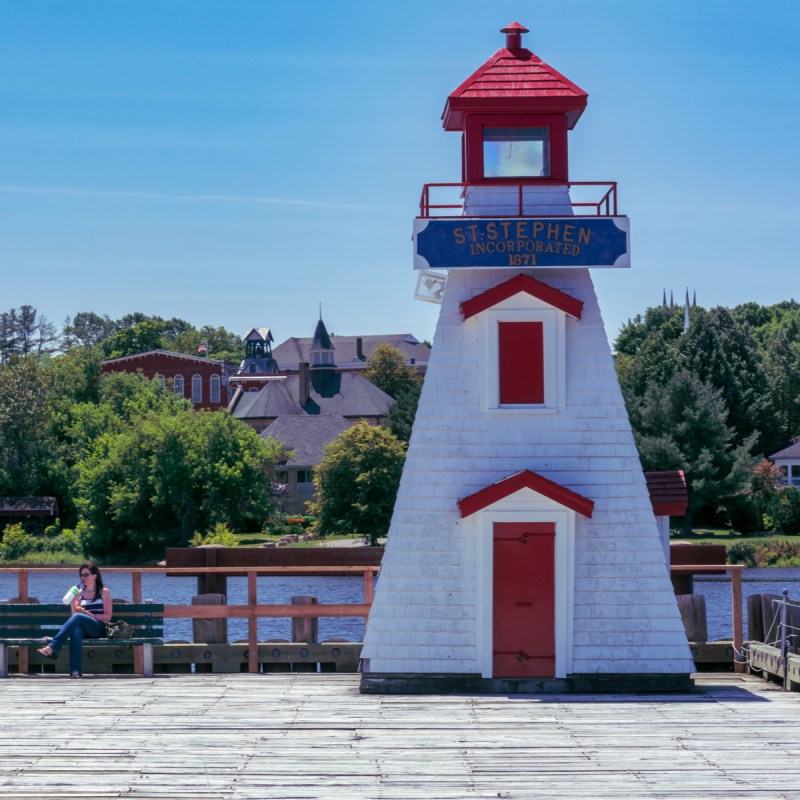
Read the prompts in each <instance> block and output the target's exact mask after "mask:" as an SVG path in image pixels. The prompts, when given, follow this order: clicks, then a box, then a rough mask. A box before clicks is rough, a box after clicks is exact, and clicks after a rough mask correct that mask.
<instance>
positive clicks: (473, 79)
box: [442, 22, 589, 131]
mask: <svg viewBox="0 0 800 800" xmlns="http://www.w3.org/2000/svg"><path fill="white" fill-rule="evenodd" d="M502 32H503V33H505V34H506V35H507V42H506V44H507V46H506V47H504V48H502V49H501V50H498V51H497V52H496V53H495V54H494V55H493V56H492V57H491V58H490V59H489V60H488V61H487V62H486V63H485V64H483V66H481V67H479V68H478V69H477V70H476V71H475V72H473V73H472V75H470V76H469V78H467V79H466V80H465V81H464V82H463V83H462V84H461V85H460V86H459V87H458V88H457V89H456V90H455V91H454V92H452V93H451V94H450V96H449V97H448V98H447V103H446V104H445V107H444V113H443V114H442V121H443V125H444V128H445V130H448V131H458V130H463V128H464V114H465V113H468V112H483V113H487V112H488V113H498V114H504V113H520V112H522V113H525V112H533V113H543V114H549V113H563V114H566V115H567V126H568V127H569V128H572V127H574V125H575V123H576V122H577V121H578V118H579V117H580V115H581V113H582V112H583V109H584V108H586V101H587V98H588V97H589V95H588V94H587V93H586V92H585V91H584V90H583V89H581V88H580V86H577V85H576V84H574V83H573V82H572V81H571V80H569V79H568V78H565V77H564V76H563V75H562V74H561V73H560V72H558V71H557V70H555V69H553V67H551V66H550V65H549V64H547V63H545V62H544V61H542V59H541V58H539V56H537V55H536V54H535V53H532V52H531V51H530V50H528V49H526V48H524V47H522V46H521V44H519V45H518V46H515V45H517V43H519V42H520V41H521V36H522V34H523V33H527V29H526V28H524V27H523V26H522V25H520V24H519V23H518V22H514V23H512V24H511V25H508V26H507V27H505V28H503V30H502ZM509 45H510V46H509Z"/></svg>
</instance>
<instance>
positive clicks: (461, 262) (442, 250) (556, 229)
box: [413, 216, 630, 269]
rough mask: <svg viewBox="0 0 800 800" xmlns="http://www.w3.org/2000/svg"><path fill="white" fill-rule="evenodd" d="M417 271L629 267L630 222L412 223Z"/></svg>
mask: <svg viewBox="0 0 800 800" xmlns="http://www.w3.org/2000/svg"><path fill="white" fill-rule="evenodd" d="M413 239H414V268H415V269H458V268H469V269H475V268H480V267H490V268H494V269H496V268H498V267H561V268H563V267H616V268H621V267H630V241H629V240H630V232H629V226H628V217H624V216H620V217H538V218H537V217H517V218H512V219H497V218H491V219H480V218H475V217H461V218H458V219H452V218H450V219H415V220H414V236H413Z"/></svg>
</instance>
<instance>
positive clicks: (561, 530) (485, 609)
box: [463, 489, 582, 678]
mask: <svg viewBox="0 0 800 800" xmlns="http://www.w3.org/2000/svg"><path fill="white" fill-rule="evenodd" d="M496 522H549V523H554V524H555V527H556V541H555V595H556V596H555V616H556V618H555V633H556V637H555V638H556V667H555V671H556V674H555V677H557V678H565V677H566V676H567V675H568V674H569V673H571V672H572V618H573V596H574V580H575V579H574V569H573V565H574V563H575V558H574V556H575V525H576V513H575V512H574V511H572V510H571V509H568V508H565V507H564V506H562V505H560V504H559V503H556V502H555V501H553V500H550V499H548V498H547V497H544V496H543V495H541V494H539V493H538V492H534V491H533V490H532V489H520V490H519V491H517V492H514V493H513V494H511V495H509V496H508V497H505V498H503V499H502V500H498V501H497V502H496V503H492V504H491V505H489V506H486V508H484V509H482V510H481V511H477V512H475V513H474V514H472V515H471V516H469V517H467V518H466V519H465V520H464V522H463V524H464V527H465V531H466V533H467V535H468V536H472V537H473V539H474V542H475V551H476V556H477V575H476V579H477V600H476V602H477V608H476V618H477V631H476V634H477V642H476V648H477V653H478V666H479V668H480V671H481V675H482V676H483V677H484V678H491V677H493V657H492V642H493V622H492V610H493V602H492V597H493V581H492V574H493V569H494V546H493V542H494V524H495V523H496ZM581 524H582V523H581Z"/></svg>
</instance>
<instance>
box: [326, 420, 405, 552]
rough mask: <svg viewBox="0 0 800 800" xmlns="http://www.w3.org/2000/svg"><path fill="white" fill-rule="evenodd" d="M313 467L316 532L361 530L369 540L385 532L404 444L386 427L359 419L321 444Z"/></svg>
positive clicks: (392, 508)
mask: <svg viewBox="0 0 800 800" xmlns="http://www.w3.org/2000/svg"><path fill="white" fill-rule="evenodd" d="M324 452H325V455H324V457H323V459H322V461H321V462H320V463H319V464H318V465H317V467H316V469H315V470H314V488H315V489H316V494H317V501H316V503H314V504H312V513H314V514H316V515H317V516H318V517H319V532H320V535H322V536H326V535H328V534H332V533H355V534H360V535H361V536H363V537H364V538H365V539H366V540H368V541H369V543H370V544H372V545H375V544H377V542H378V538H379V537H381V536H385V535H386V534H387V533H388V531H389V523H390V522H391V519H392V511H393V510H394V501H395V498H396V496H397V488H398V486H399V485H400V476H401V475H402V472H403V462H404V461H405V455H406V448H405V444H403V442H401V441H399V440H398V439H397V437H395V436H394V435H393V434H392V433H391V432H390V431H388V430H386V429H385V428H379V427H376V426H374V425H369V424H368V423H367V422H359V423H358V424H356V425H353V426H352V427H351V428H348V429H347V430H346V431H344V432H343V433H342V434H341V435H340V436H339V437H338V438H337V439H335V440H334V441H333V442H331V443H330V444H328V445H327V446H326V447H325V451H324Z"/></svg>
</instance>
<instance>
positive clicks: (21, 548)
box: [2, 522, 37, 561]
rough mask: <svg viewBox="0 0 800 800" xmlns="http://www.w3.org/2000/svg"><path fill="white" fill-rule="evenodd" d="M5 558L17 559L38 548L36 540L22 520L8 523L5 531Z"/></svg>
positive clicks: (8, 559) (9, 559)
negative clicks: (27, 530)
mask: <svg viewBox="0 0 800 800" xmlns="http://www.w3.org/2000/svg"><path fill="white" fill-rule="evenodd" d="M2 548H3V558H4V559H5V560H6V561H16V560H17V559H18V558H22V557H23V556H25V555H27V554H28V553H31V552H33V551H34V550H36V549H37V542H36V540H35V539H34V538H33V537H32V536H31V535H30V534H28V533H27V532H26V531H25V528H24V527H23V526H22V523H21V522H17V523H16V524H15V525H6V528H5V530H4V531H3V545H2Z"/></svg>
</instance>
